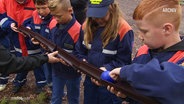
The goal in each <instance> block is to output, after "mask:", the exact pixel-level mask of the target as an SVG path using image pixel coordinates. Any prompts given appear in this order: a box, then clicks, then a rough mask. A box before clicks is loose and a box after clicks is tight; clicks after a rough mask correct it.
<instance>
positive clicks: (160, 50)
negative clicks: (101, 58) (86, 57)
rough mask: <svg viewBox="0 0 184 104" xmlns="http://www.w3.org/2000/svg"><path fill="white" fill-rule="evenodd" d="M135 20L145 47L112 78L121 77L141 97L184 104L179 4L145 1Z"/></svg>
mask: <svg viewBox="0 0 184 104" xmlns="http://www.w3.org/2000/svg"><path fill="white" fill-rule="evenodd" d="M133 19H134V20H135V21H136V24H137V27H138V29H139V31H140V34H139V35H140V39H141V40H142V41H143V42H144V44H145V45H144V46H142V47H140V49H139V50H138V52H137V55H136V57H135V58H134V60H133V64H131V65H127V66H124V67H121V68H116V69H114V70H112V71H111V72H110V76H111V77H113V78H114V79H116V77H117V76H120V77H121V78H122V79H124V80H127V81H128V82H129V83H130V84H131V85H132V86H133V87H134V88H135V89H136V90H137V91H138V92H139V93H140V94H143V95H145V96H149V97H153V98H155V99H156V100H158V101H159V103H161V104H183V102H184V100H183V99H184V91H183V90H182V89H183V87H184V67H183V66H184V41H183V39H182V38H181V37H180V34H179V26H180V22H181V6H180V4H179V1H178V0H143V1H141V2H140V4H139V5H138V6H137V8H136V9H135V11H134V15H133ZM108 89H109V90H111V91H112V92H114V91H115V89H114V90H113V88H110V87H108ZM122 93H123V92H122ZM122 93H120V92H119V93H118V95H122Z"/></svg>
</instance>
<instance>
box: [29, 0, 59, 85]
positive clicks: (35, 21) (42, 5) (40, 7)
mask: <svg viewBox="0 0 184 104" xmlns="http://www.w3.org/2000/svg"><path fill="white" fill-rule="evenodd" d="M34 2H35V7H36V10H35V11H34V12H33V15H32V19H31V21H32V22H31V24H30V26H29V27H30V28H31V30H33V31H35V32H37V33H39V34H41V35H42V36H44V37H45V38H47V39H50V31H51V29H52V28H53V27H55V25H56V21H55V20H54V19H53V16H52V15H51V14H50V10H49V8H48V0H35V1H34ZM42 53H45V51H44V50H42ZM43 70H44V73H45V78H46V79H47V84H48V86H49V87H50V88H51V87H52V69H51V64H50V63H45V64H44V65H43Z"/></svg>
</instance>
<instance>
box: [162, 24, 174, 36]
mask: <svg viewBox="0 0 184 104" xmlns="http://www.w3.org/2000/svg"><path fill="white" fill-rule="evenodd" d="M173 31H174V26H173V24H171V23H165V24H164V25H163V32H164V34H171V33H172V32H173Z"/></svg>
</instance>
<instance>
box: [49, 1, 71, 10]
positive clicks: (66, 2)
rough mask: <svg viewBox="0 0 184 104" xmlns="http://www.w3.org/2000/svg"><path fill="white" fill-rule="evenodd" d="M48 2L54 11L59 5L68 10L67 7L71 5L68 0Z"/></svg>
mask: <svg viewBox="0 0 184 104" xmlns="http://www.w3.org/2000/svg"><path fill="white" fill-rule="evenodd" d="M48 4H49V5H48V7H49V9H50V10H51V11H55V10H56V8H58V7H59V6H61V7H62V9H63V10H68V8H71V7H72V6H71V2H70V0H49V1H48Z"/></svg>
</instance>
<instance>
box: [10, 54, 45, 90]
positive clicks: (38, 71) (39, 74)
mask: <svg viewBox="0 0 184 104" xmlns="http://www.w3.org/2000/svg"><path fill="white" fill-rule="evenodd" d="M16 55H17V56H21V54H20V53H18V52H17V53H16ZM33 72H34V76H35V79H36V86H37V87H43V86H45V85H46V84H47V81H46V78H45V74H44V71H43V66H41V67H37V68H35V69H34V70H33ZM27 74H28V71H23V72H21V73H18V74H17V75H16V77H15V79H14V81H13V84H14V85H15V86H23V85H24V84H25V83H26V81H27V79H26V77H27Z"/></svg>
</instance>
